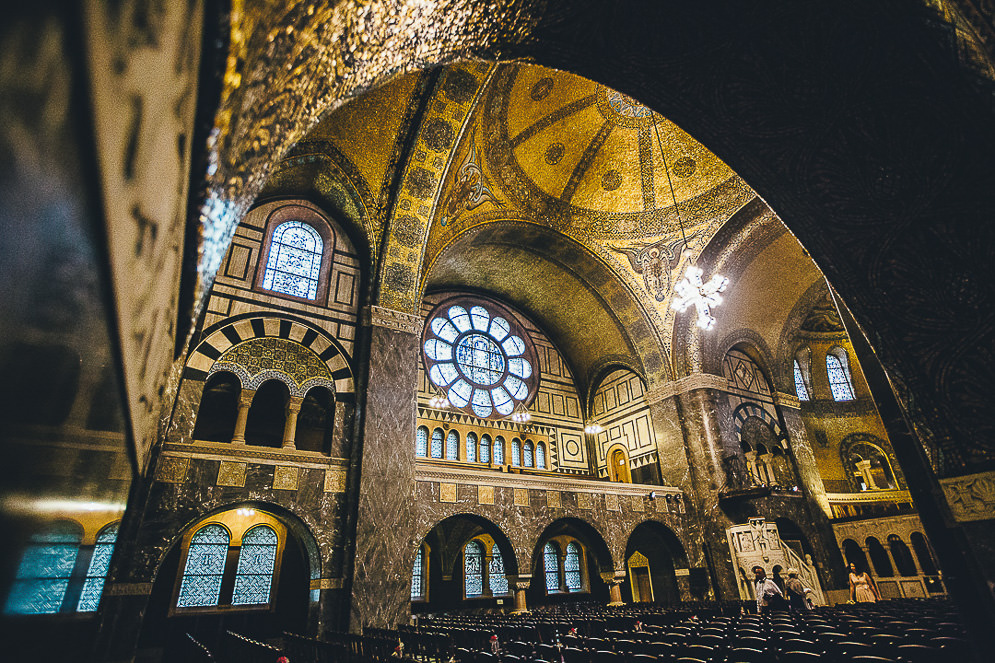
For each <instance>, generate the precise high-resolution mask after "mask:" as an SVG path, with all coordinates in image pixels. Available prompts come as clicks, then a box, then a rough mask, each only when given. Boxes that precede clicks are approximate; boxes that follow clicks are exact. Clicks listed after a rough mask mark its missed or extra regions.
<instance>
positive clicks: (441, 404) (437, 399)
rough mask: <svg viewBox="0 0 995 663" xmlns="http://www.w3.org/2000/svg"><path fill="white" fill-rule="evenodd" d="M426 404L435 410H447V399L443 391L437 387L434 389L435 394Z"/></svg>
mask: <svg viewBox="0 0 995 663" xmlns="http://www.w3.org/2000/svg"><path fill="white" fill-rule="evenodd" d="M428 406H429V407H430V408H434V409H436V410H448V409H449V399H448V398H447V397H446V395H445V394H444V393H442V392H441V391H439V389H436V390H435V394H434V395H433V396H432V398H431V399H429V401H428Z"/></svg>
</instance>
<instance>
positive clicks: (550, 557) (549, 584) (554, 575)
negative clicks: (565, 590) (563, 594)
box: [542, 541, 560, 593]
mask: <svg viewBox="0 0 995 663" xmlns="http://www.w3.org/2000/svg"><path fill="white" fill-rule="evenodd" d="M542 564H543V568H544V569H545V571H546V592H547V593H548V592H558V591H560V554H559V552H558V551H557V550H556V546H554V545H553V542H552V541H550V542H549V543H547V544H546V546H545V547H544V548H543V549H542Z"/></svg>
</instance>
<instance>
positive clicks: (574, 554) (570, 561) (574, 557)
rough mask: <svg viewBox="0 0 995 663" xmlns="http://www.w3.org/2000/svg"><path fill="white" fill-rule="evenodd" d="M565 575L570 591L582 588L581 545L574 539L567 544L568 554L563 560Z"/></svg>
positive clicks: (577, 590)
mask: <svg viewBox="0 0 995 663" xmlns="http://www.w3.org/2000/svg"><path fill="white" fill-rule="evenodd" d="M563 576H564V577H563V579H564V581H565V582H566V585H567V591H568V592H579V591H580V590H581V582H580V546H579V545H577V543H576V542H574V541H571V542H570V543H568V544H567V556H566V557H565V558H564V560H563Z"/></svg>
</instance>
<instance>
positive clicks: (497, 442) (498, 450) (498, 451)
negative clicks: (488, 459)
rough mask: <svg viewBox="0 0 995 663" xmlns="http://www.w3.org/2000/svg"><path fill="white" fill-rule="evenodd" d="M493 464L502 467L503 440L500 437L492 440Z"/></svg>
mask: <svg viewBox="0 0 995 663" xmlns="http://www.w3.org/2000/svg"><path fill="white" fill-rule="evenodd" d="M494 463H495V464H496V465H504V438H503V437H501V436H500V435H498V436H497V437H496V438H494Z"/></svg>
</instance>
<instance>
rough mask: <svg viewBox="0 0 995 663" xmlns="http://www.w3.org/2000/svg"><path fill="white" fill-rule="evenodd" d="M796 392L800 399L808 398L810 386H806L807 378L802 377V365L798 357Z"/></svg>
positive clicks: (796, 363)
mask: <svg viewBox="0 0 995 663" xmlns="http://www.w3.org/2000/svg"><path fill="white" fill-rule="evenodd" d="M795 394H796V395H797V396H798V400H800V401H807V400H808V387H806V386H805V380H804V378H802V367H801V366H799V365H798V360H797V359H796V360H795Z"/></svg>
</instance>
